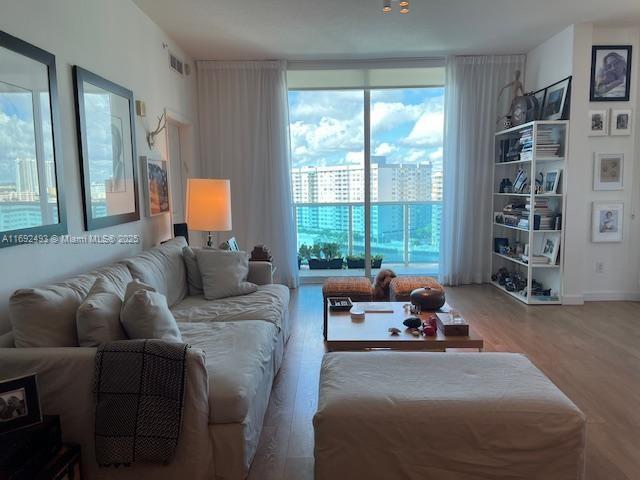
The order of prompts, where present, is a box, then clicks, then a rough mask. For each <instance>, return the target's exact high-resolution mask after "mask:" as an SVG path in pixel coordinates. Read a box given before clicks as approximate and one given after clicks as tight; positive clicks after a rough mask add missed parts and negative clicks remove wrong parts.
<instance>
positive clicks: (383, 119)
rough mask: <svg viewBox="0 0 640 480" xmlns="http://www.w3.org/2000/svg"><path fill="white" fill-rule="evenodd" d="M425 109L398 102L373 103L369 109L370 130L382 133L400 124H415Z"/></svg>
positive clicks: (422, 106) (421, 106)
mask: <svg viewBox="0 0 640 480" xmlns="http://www.w3.org/2000/svg"><path fill="white" fill-rule="evenodd" d="M424 109H425V106H424V105H406V104H404V103H400V102H393V103H389V102H374V103H373V105H372V108H371V130H372V131H373V132H383V131H388V130H391V129H393V128H395V127H397V126H398V125H399V124H401V123H405V122H415V121H416V120H417V119H418V118H420V115H421V114H422V113H423V111H424Z"/></svg>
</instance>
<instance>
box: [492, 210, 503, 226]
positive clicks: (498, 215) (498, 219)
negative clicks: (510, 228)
mask: <svg viewBox="0 0 640 480" xmlns="http://www.w3.org/2000/svg"><path fill="white" fill-rule="evenodd" d="M493 221H494V223H499V224H503V223H504V214H503V213H502V212H493Z"/></svg>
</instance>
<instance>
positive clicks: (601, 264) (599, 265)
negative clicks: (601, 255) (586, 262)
mask: <svg viewBox="0 0 640 480" xmlns="http://www.w3.org/2000/svg"><path fill="white" fill-rule="evenodd" d="M596 273H604V262H596Z"/></svg>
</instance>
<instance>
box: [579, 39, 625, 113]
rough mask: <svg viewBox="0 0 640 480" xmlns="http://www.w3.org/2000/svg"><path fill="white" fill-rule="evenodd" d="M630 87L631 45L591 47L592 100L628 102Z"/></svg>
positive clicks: (590, 98) (590, 97) (590, 96)
mask: <svg viewBox="0 0 640 480" xmlns="http://www.w3.org/2000/svg"><path fill="white" fill-rule="evenodd" d="M630 88H631V45H594V46H593V47H592V48H591V86H590V95H589V100H591V101H592V102H628V101H629V90H630Z"/></svg>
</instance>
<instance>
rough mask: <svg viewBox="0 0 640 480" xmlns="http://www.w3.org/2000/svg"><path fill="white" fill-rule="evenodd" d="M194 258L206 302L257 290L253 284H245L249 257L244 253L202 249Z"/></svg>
mask: <svg viewBox="0 0 640 480" xmlns="http://www.w3.org/2000/svg"><path fill="white" fill-rule="evenodd" d="M196 257H197V259H198V267H199V268H200V273H202V288H203V290H204V298H206V299H207V300H217V299H219V298H225V297H235V296H238V295H246V294H248V293H253V292H255V291H256V290H258V287H257V285H256V284H255V283H249V282H247V275H249V256H248V255H247V253H246V252H230V251H227V250H209V249H203V250H197V251H196Z"/></svg>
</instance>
